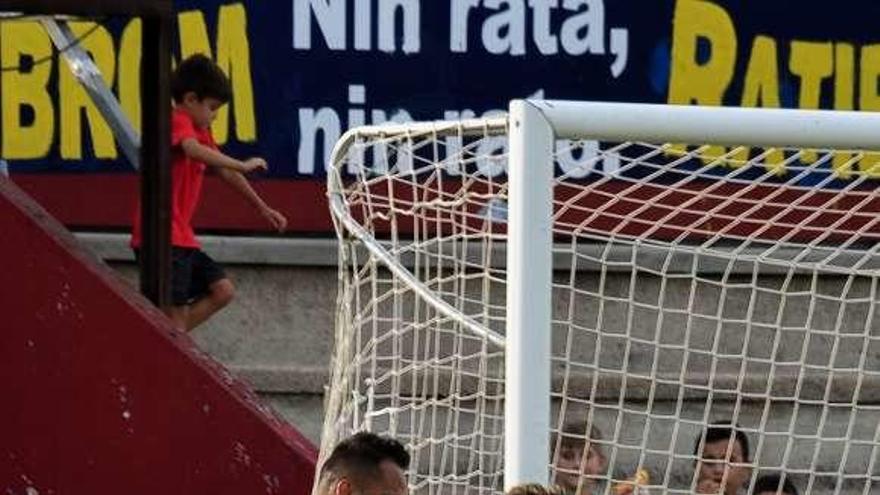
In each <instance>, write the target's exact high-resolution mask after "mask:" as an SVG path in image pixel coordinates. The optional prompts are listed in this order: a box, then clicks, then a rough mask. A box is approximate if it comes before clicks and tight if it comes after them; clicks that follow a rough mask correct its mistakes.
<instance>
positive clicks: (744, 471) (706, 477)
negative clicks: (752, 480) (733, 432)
mask: <svg viewBox="0 0 880 495" xmlns="http://www.w3.org/2000/svg"><path fill="white" fill-rule="evenodd" d="M728 449H730V457H729V458H728ZM746 463H748V459H747V458H746V455H745V452H743V448H742V445H741V444H740V443H739V442H738V441H736V440H734V439H733V438H724V439H720V440H715V441H713V442H706V445H705V446H704V447H703V452H702V455H701V457H700V460H699V461H698V467H697V471H698V476H699V477H698V481H697V488H698V491H701V490H704V491H705V492H709V493H719V492H720V493H726V494H734V493H736V492H737V491H738V490H739V489H740V487H742V486H743V485H744V484H745V483H746V482H747V481H748V479H749V476H750V474H751V470H750V469H749V468H748V467H747V466H745V464H746Z"/></svg>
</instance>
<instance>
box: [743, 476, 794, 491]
mask: <svg viewBox="0 0 880 495" xmlns="http://www.w3.org/2000/svg"><path fill="white" fill-rule="evenodd" d="M761 492H773V493H777V492H780V493H786V494H788V495H800V494H799V493H798V490H797V487H795V486H794V483H792V482H791V480H790V479H788V478H785V479H783V478H782V476H780V475H778V474H765V475H763V476H761V477H759V478H758V479H757V480H755V489H754V490H752V493H761Z"/></svg>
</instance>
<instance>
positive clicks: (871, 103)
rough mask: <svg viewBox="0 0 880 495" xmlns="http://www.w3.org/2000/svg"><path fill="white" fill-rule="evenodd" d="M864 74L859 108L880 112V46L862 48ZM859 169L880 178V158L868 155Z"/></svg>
mask: <svg viewBox="0 0 880 495" xmlns="http://www.w3.org/2000/svg"><path fill="white" fill-rule="evenodd" d="M861 65H862V74H861V81H860V85H859V86H860V90H859V108H860V109H861V110H862V111H870V112H876V111H878V110H880V93H878V91H877V89H878V88H877V83H878V77H880V45H868V46H865V47H862V64H861ZM859 169H860V170H862V171H863V172H865V173H866V174H868V175H869V176H871V177H878V176H880V156H878V154H877V153H867V154H866V155H865V157H864V158H862V160H861V161H860V162H859Z"/></svg>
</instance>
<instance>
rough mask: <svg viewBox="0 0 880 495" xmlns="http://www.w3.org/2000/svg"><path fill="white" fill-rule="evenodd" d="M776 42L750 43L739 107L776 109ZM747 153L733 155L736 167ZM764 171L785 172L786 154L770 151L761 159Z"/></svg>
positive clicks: (760, 39) (763, 39)
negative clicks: (764, 165)
mask: <svg viewBox="0 0 880 495" xmlns="http://www.w3.org/2000/svg"><path fill="white" fill-rule="evenodd" d="M776 53H777V51H776V41H775V40H774V39H773V38H769V37H767V36H758V37H757V38H755V41H754V42H753V43H752V54H751V56H750V57H749V66H748V68H747V69H746V80H745V84H744V87H743V95H742V106H744V107H768V108H779V106H780V104H779V63H778V59H777V57H776ZM749 153H750V150H749V149H748V148H745V149H743V150H741V151H739V152H737V153H736V155H735V158H736V159H737V162H736V163H737V164H738V165H742V164H744V163H745V162H746V161H747V160H748V157H749ZM763 160H764V163H765V164H766V166H767V168H768V169H770V170H771V171H773V173H775V174H777V175H782V174H784V173H785V164H784V162H785V154H784V153H783V152H782V150H769V152H768V153H767V154H766V155H765V156H764V158H763Z"/></svg>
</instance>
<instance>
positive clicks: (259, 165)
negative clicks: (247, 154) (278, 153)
mask: <svg viewBox="0 0 880 495" xmlns="http://www.w3.org/2000/svg"><path fill="white" fill-rule="evenodd" d="M242 164H243V165H244V172H245V173H250V172H253V171H254V170H262V171H264V172H265V171H267V170H269V165H267V164H266V160H263V159H262V158H256V157H255V158H248V159H247V160H245V161H244V162H242Z"/></svg>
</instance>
